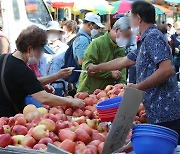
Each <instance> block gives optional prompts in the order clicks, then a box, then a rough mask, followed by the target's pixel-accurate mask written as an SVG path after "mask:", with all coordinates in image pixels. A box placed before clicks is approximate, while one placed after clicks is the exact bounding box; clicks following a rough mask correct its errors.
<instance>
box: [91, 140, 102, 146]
mask: <svg viewBox="0 0 180 154" xmlns="http://www.w3.org/2000/svg"><path fill="white" fill-rule="evenodd" d="M100 143H101V141H99V140H93V141H91V142H90V143H89V144H88V145H94V146H96V147H98V146H99V144H100Z"/></svg>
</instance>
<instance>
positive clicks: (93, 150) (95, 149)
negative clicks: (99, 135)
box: [86, 145, 97, 154]
mask: <svg viewBox="0 0 180 154" xmlns="http://www.w3.org/2000/svg"><path fill="white" fill-rule="evenodd" d="M86 148H87V149H91V151H92V153H93V154H97V147H96V146H95V145H87V146H86Z"/></svg>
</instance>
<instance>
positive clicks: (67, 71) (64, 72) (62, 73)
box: [58, 68, 73, 79]
mask: <svg viewBox="0 0 180 154" xmlns="http://www.w3.org/2000/svg"><path fill="white" fill-rule="evenodd" d="M72 71H73V70H72V69H69V68H64V69H61V70H60V71H59V72H58V76H59V78H63V79H64V78H67V77H68V76H70V75H71V74H72Z"/></svg>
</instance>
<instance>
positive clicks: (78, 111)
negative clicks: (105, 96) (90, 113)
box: [73, 109, 84, 117]
mask: <svg viewBox="0 0 180 154" xmlns="http://www.w3.org/2000/svg"><path fill="white" fill-rule="evenodd" d="M83 115H84V113H83V111H82V110H81V109H76V110H75V111H74V113H73V116H75V117H80V116H83Z"/></svg>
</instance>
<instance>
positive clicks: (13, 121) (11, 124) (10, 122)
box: [8, 117, 15, 127]
mask: <svg viewBox="0 0 180 154" xmlns="http://www.w3.org/2000/svg"><path fill="white" fill-rule="evenodd" d="M8 125H9V126H10V127H12V126H14V125H15V118H14V117H9V122H8Z"/></svg>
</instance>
